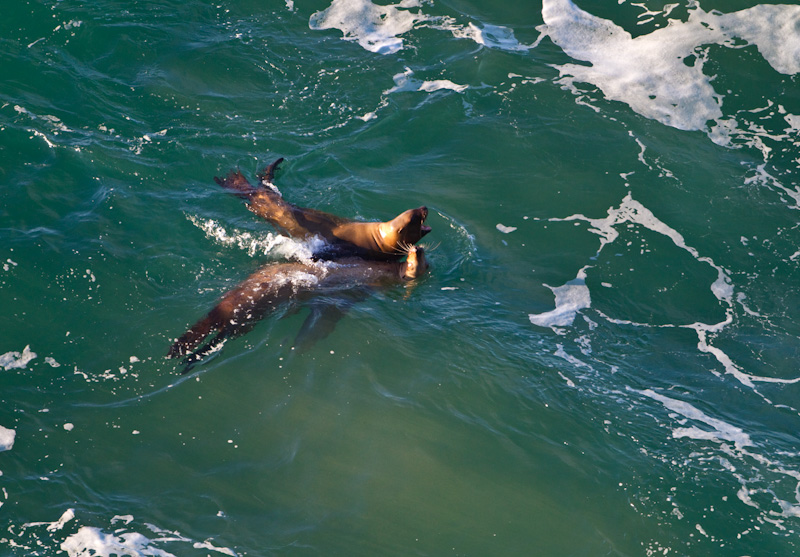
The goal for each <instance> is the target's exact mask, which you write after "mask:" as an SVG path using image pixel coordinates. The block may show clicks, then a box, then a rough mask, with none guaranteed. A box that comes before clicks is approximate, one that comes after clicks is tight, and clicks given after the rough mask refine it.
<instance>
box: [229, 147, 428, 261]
mask: <svg viewBox="0 0 800 557" xmlns="http://www.w3.org/2000/svg"><path fill="white" fill-rule="evenodd" d="M281 161H283V159H282V158H280V159H278V160H276V161H275V162H273V163H272V164H270V165H269V166H268V167H267V168H266V169H265V170H264V172H263V173H262V174H260V175H259V180H260V184H259V186H260V187H256V186H253V185H252V184H250V182H248V181H247V178H245V177H244V175H243V174H242V173H241V172H239V171H238V170H236V171H231V172H229V173H228V175H227V176H226V177H225V178H224V179H223V178H218V177H216V176H215V177H214V180H215V181H216V182H217V183H218V184H219V185H220V186H222V187H224V188H227V189H229V190H232V191H233V192H235V193H236V195H238V196H240V197H243V198H245V199H247V203H248V208H249V209H250V210H251V211H253V212H254V213H255V214H256V215H258V216H260V217H262V218H263V219H265V220H267V221H268V222H269V223H270V224H272V225H273V226H274V227H275V228H276V229H278V230H279V231H280V232H282V233H284V234H287V235H288V236H292V237H294V238H300V239H306V238H310V237H313V236H321V237H322V238H324V239H325V240H326V241H327V242H328V244H329V246H330V249H328V250H325V252H324V253H321V254H317V256H318V257H320V258H322V259H335V258H340V257H349V256H359V257H364V258H368V259H379V260H385V259H388V260H392V259H394V260H396V259H400V258H401V257H402V256H403V255H404V254H405V251H406V248H407V247H408V246H412V245H414V244H416V243H417V242H418V241H419V240H420V239H421V238H422V237H423V236H425V235H426V234H427V233H428V232H430V231H431V229H430V227H429V226H425V219H426V218H428V209H427V207H418V208H416V209H409V210H408V211H404V212H403V213H400V214H399V215H398V216H396V217H395V218H393V219H392V220H390V221H386V222H357V221H354V220H351V219H346V218H343V217H339V216H336V215H332V214H330V213H324V212H322V211H317V210H315V209H307V208H304V207H298V206H296V205H293V204H291V203H288V202H287V201H286V200H285V199H283V196H282V195H281V193H280V191H278V188H276V187H275V185H274V184H273V183H272V181H273V178H274V176H275V169H276V168H277V167H278V165H279V164H280V163H281Z"/></svg>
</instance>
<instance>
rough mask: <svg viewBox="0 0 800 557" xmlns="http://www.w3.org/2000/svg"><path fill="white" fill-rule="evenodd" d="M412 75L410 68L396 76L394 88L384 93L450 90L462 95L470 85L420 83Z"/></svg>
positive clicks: (435, 81)
mask: <svg viewBox="0 0 800 557" xmlns="http://www.w3.org/2000/svg"><path fill="white" fill-rule="evenodd" d="M412 75H414V72H413V71H412V70H411V69H410V68H406V69H405V71H404V72H403V73H399V74H396V75H395V76H394V78H393V79H394V87H392V88H391V89H387V90H386V91H384V92H383V94H384V95H390V94H392V93H400V92H404V91H424V92H426V93H433V92H434V91H439V90H441V89H450V90H452V91H455V92H456V93H461V92H462V91H464V90H466V89H467V88H468V87H469V86H468V85H459V84H457V83H453V82H452V81H450V80H449V79H436V80H433V81H419V80H417V79H412V78H411V76H412Z"/></svg>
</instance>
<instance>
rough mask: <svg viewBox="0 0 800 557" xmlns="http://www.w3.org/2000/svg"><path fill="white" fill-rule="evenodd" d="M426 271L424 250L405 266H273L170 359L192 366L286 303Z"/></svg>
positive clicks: (229, 298) (234, 293)
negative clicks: (224, 342) (183, 357)
mask: <svg viewBox="0 0 800 557" xmlns="http://www.w3.org/2000/svg"><path fill="white" fill-rule="evenodd" d="M427 269H428V262H427V260H426V259H425V250H424V249H423V248H422V247H413V246H412V247H410V248H409V249H408V251H407V257H406V260H405V261H365V260H363V259H360V258H347V259H342V260H339V261H337V262H335V263H333V262H327V263H321V262H313V263H301V262H288V263H269V264H267V265H264V266H263V267H261V268H260V269H259V270H258V271H256V272H255V273H253V274H252V275H250V276H249V277H248V278H247V279H245V280H244V281H243V282H242V283H241V284H239V285H238V286H237V287H236V288H234V289H233V290H231V291H229V292H228V293H227V294H225V295H224V296H223V297H222V299H221V300H220V301H219V303H218V304H217V305H216V306H215V307H214V309H212V310H211V311H210V312H209V313H208V315H206V316H205V317H204V318H203V319H201V320H200V321H198V322H197V323H195V324H194V325H193V326H192V328H191V329H189V330H188V331H187V332H186V333H185V334H184V335H183V336H181V337H180V338H179V339H178V340H177V341H175V343H174V344H173V345H172V347H171V348H170V349H169V352H168V354H167V356H168V357H169V358H177V357H180V356H186V359H185V362H186V363H188V364H190V365H192V364H194V363H195V362H197V361H198V360H200V359H201V358H202V357H204V356H205V355H207V354H209V353H210V352H212V351H213V350H214V349H216V348H217V347H219V346H220V345H221V344H222V342H223V341H224V340H225V339H227V338H228V337H233V336H238V335H241V334H243V333H245V332H247V331H248V330H249V329H251V328H252V327H253V326H254V325H255V323H256V322H257V321H258V320H259V319H261V318H263V317H264V316H265V315H267V313H269V312H270V311H271V310H274V309H275V308H276V307H277V306H278V305H279V304H281V303H282V302H286V301H289V300H296V299H299V298H301V297H306V296H310V295H312V294H318V293H324V292H330V291H332V290H336V289H342V288H353V287H359V286H380V285H384V284H392V283H398V282H401V281H408V280H412V279H415V278H417V277H419V276H422V275H423V274H424V273H425V271H426V270H427ZM214 331H217V334H216V335H215V336H214V337H213V338H212V339H211V341H209V342H208V343H207V344H205V345H204V346H202V347H201V348H199V349H197V350H195V349H196V348H197V347H198V346H199V345H200V343H201V342H203V340H204V339H205V338H206V337H207V336H208V335H209V334H210V333H212V332H214Z"/></svg>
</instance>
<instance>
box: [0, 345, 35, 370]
mask: <svg viewBox="0 0 800 557" xmlns="http://www.w3.org/2000/svg"><path fill="white" fill-rule="evenodd" d="M35 357H36V352H31V347H30V346H26V347H25V348H24V349H23V350H22V353H19V352H6V353H5V354H0V369H6V370H8V369H20V368H25V367H26V366H27V365H28V363H29V362H30V361H31V360H33V359H34V358H35Z"/></svg>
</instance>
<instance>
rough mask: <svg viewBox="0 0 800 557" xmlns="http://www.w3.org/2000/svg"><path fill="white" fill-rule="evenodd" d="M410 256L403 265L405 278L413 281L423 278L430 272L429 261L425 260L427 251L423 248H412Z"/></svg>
mask: <svg viewBox="0 0 800 557" xmlns="http://www.w3.org/2000/svg"><path fill="white" fill-rule="evenodd" d="M407 253H408V255H407V257H406V261H405V263H404V264H403V278H404V279H405V280H413V279H415V278H417V277H421V276H422V275H424V274H425V271H427V270H428V260H427V259H426V258H425V250H424V249H423V248H422V247H417V246H411V247H410V248H408V252H407Z"/></svg>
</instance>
